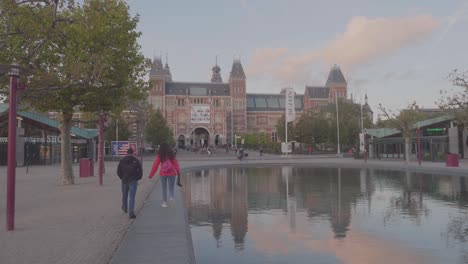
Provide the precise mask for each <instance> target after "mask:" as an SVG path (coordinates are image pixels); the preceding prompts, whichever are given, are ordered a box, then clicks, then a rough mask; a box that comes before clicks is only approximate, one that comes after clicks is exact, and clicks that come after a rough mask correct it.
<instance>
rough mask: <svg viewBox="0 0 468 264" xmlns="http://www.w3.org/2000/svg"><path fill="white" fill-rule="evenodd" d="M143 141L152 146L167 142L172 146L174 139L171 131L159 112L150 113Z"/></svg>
mask: <svg viewBox="0 0 468 264" xmlns="http://www.w3.org/2000/svg"><path fill="white" fill-rule="evenodd" d="M145 139H146V141H147V142H150V143H151V144H152V145H155V146H156V145H160V144H161V143H162V142H167V143H169V144H171V145H173V144H174V143H175V142H174V138H173V136H172V131H171V130H170V129H169V127H168V126H167V123H166V119H165V118H164V117H163V115H162V114H161V111H159V109H158V110H156V111H151V113H150V115H149V118H148V121H147V123H146V128H145Z"/></svg>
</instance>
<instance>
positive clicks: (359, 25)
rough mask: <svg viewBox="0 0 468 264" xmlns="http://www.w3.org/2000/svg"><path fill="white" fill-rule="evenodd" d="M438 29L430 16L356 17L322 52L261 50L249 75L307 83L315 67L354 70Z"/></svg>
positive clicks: (318, 50)
mask: <svg viewBox="0 0 468 264" xmlns="http://www.w3.org/2000/svg"><path fill="white" fill-rule="evenodd" d="M439 25H440V22H439V20H437V19H436V18H434V17H432V16H430V15H420V16H415V17H407V18H367V17H362V16H359V17H353V18H352V19H351V20H350V21H349V22H348V24H347V26H346V29H345V30H344V32H342V33H339V34H338V35H336V36H335V37H334V38H333V39H332V40H330V41H329V42H328V43H327V44H326V45H325V46H324V47H322V48H318V49H315V50H311V51H308V52H305V53H303V54H291V53H288V54H286V53H287V50H285V49H274V48H271V49H262V50H258V51H257V52H256V54H255V55H254V56H253V59H252V62H251V63H250V64H249V66H248V69H249V70H250V71H248V73H253V76H254V77H256V76H259V73H262V72H263V73H265V74H271V76H272V77H273V78H275V79H278V80H282V81H290V82H295V81H297V80H303V79H307V76H306V75H307V74H308V71H307V70H306V69H307V68H308V67H311V66H313V65H316V64H325V65H327V67H328V66H329V65H332V64H339V65H341V66H342V67H344V68H346V69H353V68H355V67H358V66H361V65H364V64H367V63H370V62H372V61H375V60H377V59H380V58H384V57H386V56H388V55H390V54H392V53H395V52H397V51H398V50H400V49H402V48H404V47H407V46H410V45H413V44H415V43H417V42H418V41H421V40H422V39H424V38H425V37H427V36H429V35H430V34H431V33H432V32H434V30H435V29H437V28H438V26H439ZM275 55H276V56H275ZM265 58H266V59H265ZM262 59H263V60H262ZM259 62H263V63H259Z"/></svg>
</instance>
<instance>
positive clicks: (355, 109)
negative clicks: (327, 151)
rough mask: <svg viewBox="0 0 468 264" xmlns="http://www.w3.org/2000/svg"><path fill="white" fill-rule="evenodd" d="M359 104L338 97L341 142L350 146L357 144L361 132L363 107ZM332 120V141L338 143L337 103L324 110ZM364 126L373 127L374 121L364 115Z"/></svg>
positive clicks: (330, 133)
mask: <svg viewBox="0 0 468 264" xmlns="http://www.w3.org/2000/svg"><path fill="white" fill-rule="evenodd" d="M360 108H361V107H360V105H359V104H355V103H353V102H351V101H349V100H346V99H342V98H338V123H339V125H340V144H341V145H343V146H345V147H349V146H353V145H355V144H356V142H357V140H358V138H359V133H360V132H361V109H360ZM324 111H325V112H326V113H327V114H326V115H327V116H328V117H329V120H330V130H329V135H330V137H329V139H330V143H332V144H337V143H338V137H337V133H338V131H337V124H336V118H337V117H336V116H337V115H336V104H329V105H328V106H327V107H326V108H325V110H324ZM362 122H363V123H364V125H363V127H364V128H370V127H372V126H373V125H372V121H371V120H370V119H369V118H368V117H367V116H366V115H364V116H363V120H362Z"/></svg>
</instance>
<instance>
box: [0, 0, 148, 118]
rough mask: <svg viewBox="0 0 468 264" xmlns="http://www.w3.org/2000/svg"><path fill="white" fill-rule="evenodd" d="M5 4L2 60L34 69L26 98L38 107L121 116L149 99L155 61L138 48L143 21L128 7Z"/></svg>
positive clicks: (93, 1)
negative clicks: (131, 103)
mask: <svg viewBox="0 0 468 264" xmlns="http://www.w3.org/2000/svg"><path fill="white" fill-rule="evenodd" d="M1 5H2V7H4V8H7V9H5V10H7V11H4V12H2V13H0V15H1V17H0V21H2V22H1V23H0V25H2V26H0V28H3V29H4V30H5V29H9V30H7V34H8V37H7V38H6V39H5V40H4V41H3V42H2V43H1V44H0V45H3V46H4V49H0V61H1V62H2V63H13V62H16V63H18V64H20V65H21V66H23V67H26V68H28V69H29V70H30V75H29V78H28V79H27V86H28V91H27V93H25V94H24V96H25V98H23V99H24V100H25V101H27V102H29V103H30V105H31V106H32V107H34V108H36V109H39V110H41V111H57V112H74V111H75V110H77V109H79V110H82V111H89V112H94V111H99V110H104V111H111V110H113V111H119V110H121V109H122V108H123V107H125V105H126V103H127V101H129V100H130V101H131V100H137V99H139V98H142V97H143V96H144V94H145V90H146V89H147V87H148V84H147V82H146V81H145V79H144V77H145V74H146V72H147V71H148V69H149V61H148V60H145V58H144V57H143V55H142V54H141V52H140V46H139V45H138V43H137V38H138V37H139V36H140V35H141V33H140V32H138V31H137V30H136V27H137V23H138V20H139V18H138V17H132V16H131V15H130V13H129V9H128V6H127V5H126V4H125V2H123V1H119V0H110V1H99V0H90V1H85V2H84V3H83V4H81V5H78V4H75V3H74V2H73V1H61V5H60V6H59V7H58V8H56V7H55V5H54V4H53V3H50V4H28V3H23V4H12V3H11V1H1ZM0 9H1V8H0ZM12 31H13V32H12ZM8 32H9V33H8ZM2 33H3V32H0V34H2ZM38 99H40V100H38Z"/></svg>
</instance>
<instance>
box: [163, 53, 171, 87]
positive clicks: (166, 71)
mask: <svg viewBox="0 0 468 264" xmlns="http://www.w3.org/2000/svg"><path fill="white" fill-rule="evenodd" d="M168 63H169V60H168V59H167V54H166V64H165V65H164V75H165V76H166V82H172V75H171V68H169V64H168Z"/></svg>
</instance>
